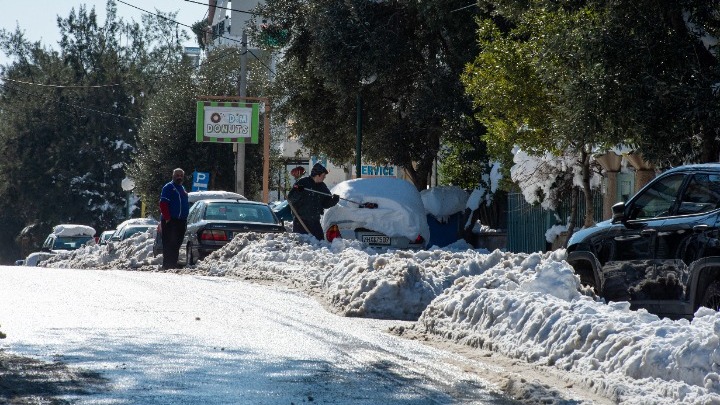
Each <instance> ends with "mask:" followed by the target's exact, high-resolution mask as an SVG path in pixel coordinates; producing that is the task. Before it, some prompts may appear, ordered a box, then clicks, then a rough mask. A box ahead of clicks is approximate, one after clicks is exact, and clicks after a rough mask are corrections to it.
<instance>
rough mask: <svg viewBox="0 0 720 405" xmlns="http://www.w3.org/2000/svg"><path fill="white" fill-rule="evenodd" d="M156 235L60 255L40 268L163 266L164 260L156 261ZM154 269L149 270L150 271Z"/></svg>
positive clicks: (142, 233) (87, 247) (146, 234)
mask: <svg viewBox="0 0 720 405" xmlns="http://www.w3.org/2000/svg"><path fill="white" fill-rule="evenodd" d="M154 234H155V232H154V230H153V231H152V232H140V233H136V234H134V235H133V236H131V237H129V238H127V239H125V240H123V241H120V242H115V241H109V242H108V243H107V244H106V245H86V246H83V247H81V248H79V249H76V250H71V251H63V252H58V253H57V254H55V255H53V256H51V257H49V258H47V259H45V260H43V261H42V262H40V264H39V265H40V266H41V267H59V268H72V269H108V270H109V269H139V268H141V267H143V266H153V265H159V264H162V256H158V257H153V255H152V247H153V242H154V241H155V235H154ZM150 269H151V268H146V270H150Z"/></svg>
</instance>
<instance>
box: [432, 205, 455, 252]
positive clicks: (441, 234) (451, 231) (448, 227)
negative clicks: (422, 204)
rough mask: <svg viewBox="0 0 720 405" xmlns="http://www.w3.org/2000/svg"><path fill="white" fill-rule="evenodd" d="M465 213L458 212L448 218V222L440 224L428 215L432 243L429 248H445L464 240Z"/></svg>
mask: <svg viewBox="0 0 720 405" xmlns="http://www.w3.org/2000/svg"><path fill="white" fill-rule="evenodd" d="M462 220H463V213H462V212H456V213H455V214H452V215H450V216H449V217H448V219H447V222H444V223H443V222H440V221H438V220H437V218H435V217H434V216H432V215H430V214H428V216H427V222H428V226H429V227H430V242H429V243H428V244H427V246H428V247H431V246H438V247H444V246H447V245H449V244H451V243H454V242H456V241H457V240H458V239H462V229H463V223H462Z"/></svg>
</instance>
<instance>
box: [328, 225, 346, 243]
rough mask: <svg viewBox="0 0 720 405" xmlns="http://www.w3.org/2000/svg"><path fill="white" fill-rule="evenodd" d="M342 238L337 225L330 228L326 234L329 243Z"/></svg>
mask: <svg viewBox="0 0 720 405" xmlns="http://www.w3.org/2000/svg"><path fill="white" fill-rule="evenodd" d="M341 237H342V236H340V228H338V226H337V225H333V226H331V227H330V228H328V230H327V232H325V239H327V241H328V242H332V241H333V239H335V238H341Z"/></svg>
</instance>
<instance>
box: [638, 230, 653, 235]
mask: <svg viewBox="0 0 720 405" xmlns="http://www.w3.org/2000/svg"><path fill="white" fill-rule="evenodd" d="M640 235H642V236H655V235H657V229H643V230H642V231H640Z"/></svg>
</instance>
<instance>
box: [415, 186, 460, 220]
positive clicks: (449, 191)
mask: <svg viewBox="0 0 720 405" xmlns="http://www.w3.org/2000/svg"><path fill="white" fill-rule="evenodd" d="M420 197H422V202H423V205H424V206H425V212H427V213H428V214H430V215H432V216H434V217H435V218H437V219H438V221H446V220H447V217H449V216H450V215H452V214H455V213H457V212H463V211H465V204H466V203H467V200H468V193H466V192H465V190H463V189H461V188H460V187H458V186H438V187H433V188H429V189H427V190H423V191H421V192H420Z"/></svg>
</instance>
